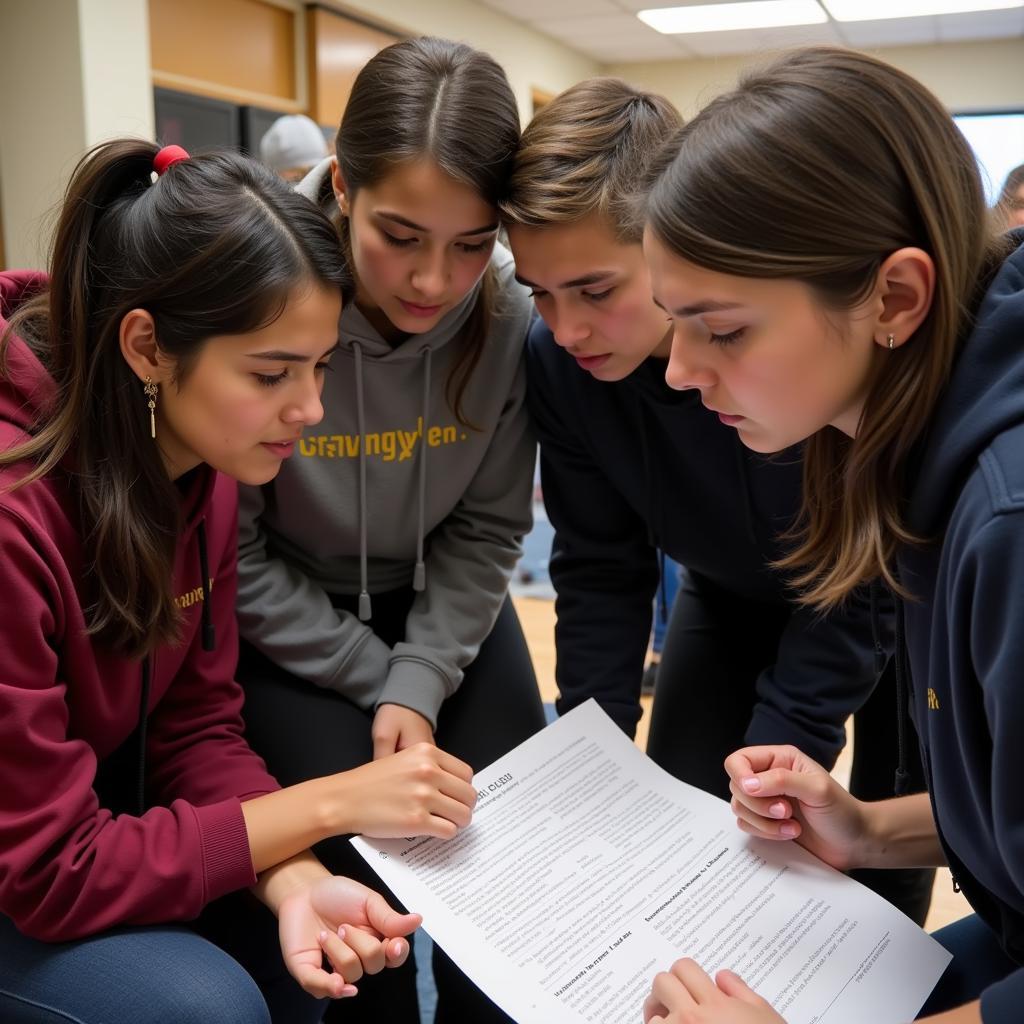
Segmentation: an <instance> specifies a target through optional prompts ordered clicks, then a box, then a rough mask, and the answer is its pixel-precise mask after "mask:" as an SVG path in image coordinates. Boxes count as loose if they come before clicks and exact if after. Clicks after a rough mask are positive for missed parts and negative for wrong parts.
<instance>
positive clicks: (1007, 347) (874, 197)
mask: <svg viewBox="0 0 1024 1024" xmlns="http://www.w3.org/2000/svg"><path fill="white" fill-rule="evenodd" d="M658 172H659V174H658V177H657V180H656V183H655V184H654V188H653V191H652V193H651V195H650V197H649V202H648V207H647V218H648V219H647V229H646V234H645V240H644V248H645V255H646V258H647V260H648V264H649V266H650V270H651V278H652V284H653V290H654V295H655V297H656V298H657V300H658V301H659V302H660V303H661V305H662V306H663V307H664V308H665V309H666V311H667V312H668V314H669V315H670V316H671V317H672V321H673V340H672V351H671V357H670V360H669V368H668V373H667V379H668V381H669V383H670V384H672V385H673V386H674V387H677V388H694V389H696V390H698V391H699V392H700V397H701V400H702V401H703V402H704V404H705V405H706V406H708V407H709V408H711V409H714V410H715V411H717V412H718V413H719V414H720V415H721V417H722V419H723V421H724V422H726V423H728V424H730V425H731V426H732V427H733V428H734V429H735V430H736V432H737V433H738V435H739V437H740V440H741V441H743V443H744V444H746V445H747V446H748V447H749V448H752V449H753V450H755V451H759V452H775V451H779V450H781V449H784V448H787V447H789V446H790V445H792V444H795V443H797V442H799V441H804V440H806V441H807V444H806V449H805V456H804V493H803V520H802V529H801V530H800V531H799V532H798V533H796V534H795V535H794V536H792V537H791V538H790V541H791V546H790V551H789V553H788V554H787V555H786V556H785V557H784V558H783V560H782V563H781V565H782V567H783V568H785V569H786V570H787V571H788V572H789V573H790V574H791V578H792V580H793V583H794V585H795V586H796V587H797V588H798V590H799V594H800V598H801V600H802V601H803V602H804V603H805V604H806V605H808V606H809V607H814V608H818V609H821V610H823V611H824V610H827V609H831V608H835V607H837V606H839V605H841V604H842V603H843V601H845V600H846V599H847V598H848V597H849V595H850V594H851V593H852V591H853V590H854V588H856V587H858V586H860V585H862V584H865V583H871V582H873V581H876V580H877V581H881V583H882V585H884V586H886V587H888V588H889V589H890V590H891V591H892V592H893V594H894V595H895V596H896V597H897V598H898V604H899V607H898V615H897V651H896V658H897V676H898V680H899V682H900V691H901V699H900V702H899V704H900V706H899V708H898V715H899V718H900V719H901V720H904V719H905V718H906V716H907V714H908V712H909V714H911V715H912V716H913V720H914V722H915V724H916V726H917V732H918V735H919V737H920V745H921V756H922V762H923V765H924V771H925V779H926V782H927V785H928V793H922V794H917V795H911V796H901V797H896V798H894V799H890V800H885V801H880V802H873V803H868V802H865V801H861V800H857V799H855V798H854V797H852V796H851V795H850V794H849V793H847V792H846V791H845V790H844V789H843V788H842V787H840V786H839V784H838V783H836V782H835V781H834V780H833V779H832V778H831V776H830V775H829V774H828V773H827V772H826V771H825V770H824V768H823V767H822V766H820V765H818V764H817V763H815V762H814V761H812V760H811V759H810V758H809V757H807V756H806V755H805V754H804V753H803V752H801V751H799V750H797V749H796V748H794V747H788V746H782V747H779V746H757V747H746V748H744V749H742V750H740V751H738V752H736V753H734V754H732V755H730V757H729V758H728V759H727V760H726V763H725V767H726V770H727V771H728V774H729V777H730V781H731V790H732V795H733V808H734V810H735V813H736V815H737V819H738V824H739V827H740V828H741V830H743V831H744V832H747V833H750V834H751V835H755V836H760V837H762V838H765V839H769V840H777V841H796V842H799V843H800V844H801V845H803V846H805V847H806V848H807V849H809V850H810V851H811V852H812V853H815V854H817V855H818V856H819V857H821V858H822V859H823V860H825V861H827V862H828V863H830V864H832V865H833V866H834V867H837V868H840V869H844V870H845V869H848V868H852V867H873V868H886V867H909V866H925V865H940V864H948V865H949V867H950V868H951V870H952V872H953V875H954V877H955V879H956V882H957V883H958V884H959V886H960V887H962V889H963V892H964V895H965V896H966V897H967V899H968V901H969V902H970V903H971V906H972V907H973V908H974V910H975V914H974V915H971V916H969V917H967V918H964V919H963V920H962V921H959V922H957V923H956V924H953V925H950V926H949V927H948V928H945V929H943V930H942V931H940V932H938V933H937V936H936V937H937V938H938V939H939V941H941V942H942V943H943V944H944V945H946V946H947V948H949V949H950V950H951V951H952V952H953V954H954V955H953V960H952V963H951V964H950V966H949V967H948V968H947V970H946V974H945V975H944V976H943V978H942V979H941V980H940V982H939V985H938V987H937V988H936V990H935V992H934V993H933V994H932V996H931V997H930V999H929V1001H928V1003H927V1004H926V1006H925V1008H924V1010H923V1011H922V1014H923V1018H924V1019H926V1020H930V1021H935V1022H936V1024H938V1022H940V1021H941V1022H942V1024H976V1022H978V1021H984V1022H985V1024H1004V1022H1005V1024H1010V1022H1016V1021H1019V1020H1020V1018H1021V1004H1022V1001H1024V966H1022V965H1024V876H1022V866H1024V797H1022V796H1021V786H1020V782H1019V778H1020V749H1021V736H1022V734H1024V698H1022V694H1024V689H1022V687H1021V664H1022V662H1024V630H1022V628H1021V626H1022V624H1024V600H1022V597H1021V595H1022V593H1024V591H1022V588H1021V579H1022V577H1024V348H1022V345H1021V339H1022V338H1024V247H1021V243H1022V242H1024V236H1022V235H1021V234H1020V233H1018V234H1016V235H1010V236H1004V237H1002V238H996V237H993V236H991V235H990V234H989V230H988V227H987V225H988V224H989V218H988V216H987V211H986V209H985V200H984V193H983V190H982V186H981V181H980V177H979V173H978V168H977V165H976V163H975V160H974V156H973V154H972V153H971V150H970V148H969V147H968V145H967V143H966V142H965V140H964V138H963V136H962V135H961V134H960V132H959V131H957V129H956V127H955V125H954V124H953V121H952V119H951V118H950V116H949V114H948V113H947V112H946V111H945V110H944V109H943V107H942V105H941V104H940V103H939V101H938V100H937V99H936V98H935V97H934V96H933V95H932V94H931V93H929V92H928V91H927V90H926V89H925V88H924V87H923V86H922V85H921V84H920V83H918V82H917V81H915V80H914V79H912V78H911V77H910V76H908V75H906V74H904V73H902V72H900V71H897V70H896V69H895V68H892V67H890V66H888V65H886V64H884V63H882V62H880V61H878V60H875V59H873V58H871V57H868V56H866V55H864V54H858V53H855V52H847V51H843V50H834V49H819V48H815V49H810V50H807V51H802V52H798V53H795V54H789V55H786V56H785V57H783V58H781V59H779V60H778V61H777V62H776V63H774V64H773V65H771V66H770V67H768V68H767V69H765V70H763V71H758V72H755V73H752V74H750V75H748V76H747V77H746V79H745V80H744V81H743V82H742V83H741V84H740V86H739V88H738V89H736V90H735V91H733V92H730V93H728V94H726V95H723V96H721V97H719V98H718V99H716V100H714V101H712V102H711V103H710V104H709V105H708V106H707V107H706V108H705V109H704V110H703V111H702V112H701V113H700V114H699V115H698V116H697V117H695V118H694V119H693V120H692V121H691V122H690V123H689V124H688V125H687V126H686V127H685V128H684V129H682V130H681V131H680V132H679V133H678V135H677V136H676V138H675V139H674V140H673V142H672V145H671V146H670V147H669V148H668V149H667V150H666V152H665V155H664V158H663V160H662V161H661V166H660V167H659V168H658ZM751 197H756V201H750V199H751ZM904 724H905V723H904ZM901 731H903V732H904V734H905V733H906V729H905V728H904V729H902V730H901ZM902 774H903V773H902V772H901V773H899V776H900V778H901V779H902ZM844 948H845V947H844ZM686 952H687V951H686V950H680V953H682V954H685V953H686ZM848 953H849V955H851V956H852V955H854V951H852V950H851V951H848ZM707 966H708V967H712V966H715V967H717V966H718V965H712V964H708V965H707ZM644 1019H645V1021H647V1022H649V1024H650V1022H659V1024H662V1022H672V1024H684V1022H687V1024H689V1022H702V1021H715V1022H720V1024H730V1022H744V1024H755V1022H765V1024H769V1022H773V1021H774V1022H778V1021H780V1020H781V1019H782V1018H781V1017H779V1015H778V1014H777V1013H776V1012H775V1011H774V1010H773V1009H772V1008H771V1006H769V1005H768V1003H767V1002H765V1001H764V1000H763V999H761V998H760V997H759V996H757V995H756V994H755V993H753V992H751V990H750V989H749V988H747V986H746V985H745V984H743V982H742V980H741V979H739V978H737V977H736V976H735V975H734V974H731V973H730V972H728V971H723V972H721V973H720V974H719V975H718V976H717V978H716V979H715V980H712V979H711V978H709V977H708V975H707V974H705V973H704V971H703V970H702V969H701V968H700V967H699V966H698V965H697V964H695V963H694V962H693V961H692V960H680V961H679V962H677V963H676V964H675V965H673V967H672V969H671V971H668V972H665V973H663V974H660V975H658V976H657V978H656V979H655V981H654V986H653V990H652V993H651V997H650V999H649V1000H648V1002H647V1007H646V1011H645V1015H644Z"/></svg>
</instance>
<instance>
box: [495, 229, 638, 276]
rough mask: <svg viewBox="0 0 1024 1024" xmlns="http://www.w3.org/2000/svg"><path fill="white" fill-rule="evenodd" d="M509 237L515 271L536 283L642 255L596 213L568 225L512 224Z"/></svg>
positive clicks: (631, 260)
mask: <svg viewBox="0 0 1024 1024" xmlns="http://www.w3.org/2000/svg"><path fill="white" fill-rule="evenodd" d="M508 239H509V244H510V245H511V247H512V254H513V256H514V257H515V261H516V270H517V271H518V272H519V273H520V274H521V275H522V276H523V277H526V278H529V279H530V280H531V281H533V282H534V283H535V284H545V285H549V284H550V285H552V287H553V286H554V284H555V281H554V279H557V282H562V281H571V280H573V279H575V278H577V277H584V276H585V275H587V274H589V273H591V272H592V271H594V270H595V269H596V268H601V269H603V270H607V269H613V268H616V267H626V266H632V265H633V264H634V263H635V262H637V261H639V260H641V259H642V258H643V252H642V250H641V248H640V246H639V245H637V244H635V243H623V242H620V241H619V240H618V239H617V238H616V237H615V232H614V230H613V229H612V226H611V224H610V222H609V221H608V220H607V219H606V218H604V217H602V216H601V215H600V214H598V213H592V214H589V215H588V216H586V217H584V218H582V219H581V220H578V221H573V222H571V223H569V224H551V225H546V226H544V227H528V226H526V225H523V224H511V225H509V227H508ZM547 278H551V279H553V280H551V281H549V280H547ZM541 279H544V280H541Z"/></svg>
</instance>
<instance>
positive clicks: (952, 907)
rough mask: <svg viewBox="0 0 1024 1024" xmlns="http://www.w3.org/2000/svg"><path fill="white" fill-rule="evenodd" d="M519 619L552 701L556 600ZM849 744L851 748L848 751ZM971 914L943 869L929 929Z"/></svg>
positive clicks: (537, 603)
mask: <svg viewBox="0 0 1024 1024" xmlns="http://www.w3.org/2000/svg"><path fill="white" fill-rule="evenodd" d="M514 603H515V606H516V610H517V612H518V613H519V619H520V621H521V622H522V625H523V632H524V633H525V634H526V642H527V644H528V645H529V648H530V654H531V655H532V657H533V664H534V669H535V670H536V673H537V682H538V683H539V685H540V690H541V696H542V697H543V699H544V700H545V701H552V700H554V699H555V696H556V694H557V692H558V691H557V688H556V687H555V638H554V628H555V611H554V603H553V602H552V601H551V600H548V599H546V598H536V597H516V598H514ZM641 703H642V704H643V706H644V716H643V718H642V719H641V720H640V726H639V728H638V729H637V745H638V746H640V747H641V748H643V747H644V745H645V744H646V742H647V726H648V720H649V718H650V712H651V698H650V697H642V698H641ZM848 750H849V747H847V751H848ZM849 772H850V764H849V755H848V753H847V752H846V751H844V753H843V755H841V756H840V758H839V762H838V764H837V765H836V768H835V771H834V772H833V774H834V775H835V776H836V777H837V778H839V779H841V780H844V781H845V780H846V779H848V778H849ZM968 913H970V907H969V906H968V904H967V901H966V900H965V899H964V898H963V896H962V895H960V894H959V893H955V892H953V883H952V879H951V878H950V875H949V871H947V870H945V869H942V870H940V871H939V872H938V873H937V874H936V878H935V888H934V890H933V896H932V906H931V911H930V913H929V915H928V920H927V922H926V928H927V929H928V931H934V930H935V929H936V928H941V927H942V926H943V925H946V924H949V923H950V922H952V921H956V920H958V919H959V918H961V917H963V916H964V915H965V914H968Z"/></svg>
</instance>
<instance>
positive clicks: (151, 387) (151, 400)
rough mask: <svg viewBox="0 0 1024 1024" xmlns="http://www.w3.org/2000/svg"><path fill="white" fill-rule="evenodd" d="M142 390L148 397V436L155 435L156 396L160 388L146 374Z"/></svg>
mask: <svg viewBox="0 0 1024 1024" xmlns="http://www.w3.org/2000/svg"><path fill="white" fill-rule="evenodd" d="M142 390H143V391H144V392H145V394H146V398H147V399H148V401H147V403H146V404H147V405H148V406H149V436H150V437H156V396H157V393H158V392H159V390H160V388H159V386H158V385H157V384H154V383H153V378H152V377H150V376H147V377H146V384H145V387H143V389H142Z"/></svg>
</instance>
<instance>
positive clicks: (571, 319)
mask: <svg viewBox="0 0 1024 1024" xmlns="http://www.w3.org/2000/svg"><path fill="white" fill-rule="evenodd" d="M544 319H545V321H547V325H548V327H550V328H551V333H552V334H553V335H554V336H555V341H556V342H558V344H559V345H561V346H562V348H572V347H573V345H578V344H579V343H580V342H581V341H586V339H587V338H589V337H590V324H589V323H588V322H587V319H586V317H585V316H584V315H583V310H580V309H577V308H574V307H573V306H572V304H570V303H558V302H554V303H551V304H550V308H549V309H548V310H546V311H545V315H544Z"/></svg>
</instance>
